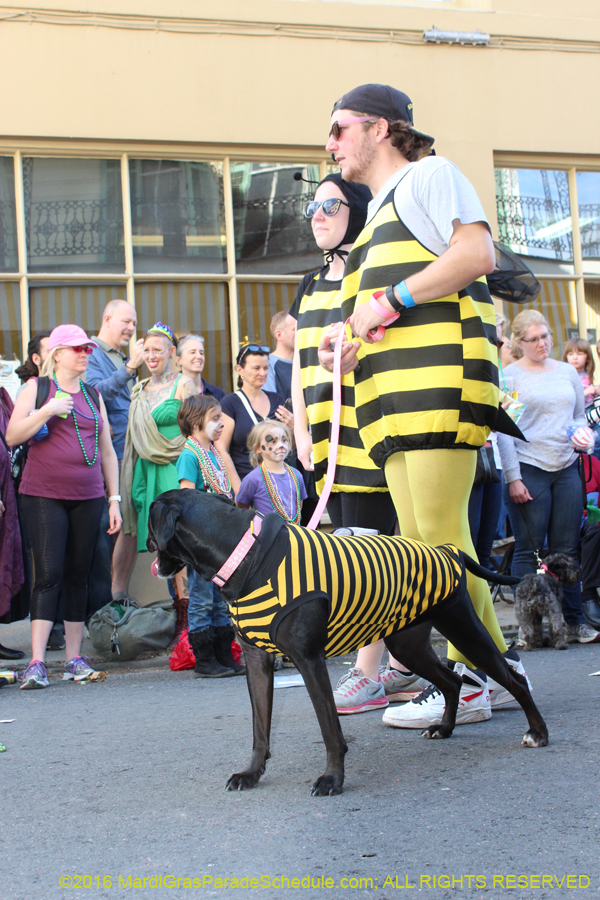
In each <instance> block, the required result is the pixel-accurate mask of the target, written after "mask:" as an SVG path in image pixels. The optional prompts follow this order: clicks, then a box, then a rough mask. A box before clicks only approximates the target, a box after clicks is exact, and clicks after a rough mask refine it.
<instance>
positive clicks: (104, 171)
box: [0, 147, 328, 390]
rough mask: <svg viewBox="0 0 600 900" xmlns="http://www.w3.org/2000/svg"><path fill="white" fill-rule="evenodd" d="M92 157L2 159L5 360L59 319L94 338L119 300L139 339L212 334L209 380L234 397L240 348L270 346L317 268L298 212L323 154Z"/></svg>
mask: <svg viewBox="0 0 600 900" xmlns="http://www.w3.org/2000/svg"><path fill="white" fill-rule="evenodd" d="M97 149H98V148H96V147H94V148H93V149H92V152H91V153H90V154H89V156H88V157H86V156H85V154H79V155H77V156H75V155H74V156H62V157H60V156H56V155H46V156H44V155H41V154H37V155H36V153H34V152H32V151H31V150H29V151H28V150H27V149H26V148H24V149H23V152H22V153H16V154H15V155H13V156H9V155H5V156H0V353H1V354H2V355H4V356H5V357H7V358H12V356H13V354H15V355H16V356H18V357H19V358H21V357H22V353H23V350H24V348H25V345H26V343H27V341H28V340H29V337H30V336H31V335H32V334H35V333H36V332H38V331H40V330H42V329H46V328H53V327H54V326H55V325H58V324H60V323H66V322H75V323H77V324H79V325H81V326H82V327H83V328H85V329H86V330H87V331H88V332H89V333H97V331H98V329H99V328H100V324H101V321H102V310H103V308H104V306H105V304H106V303H107V302H108V301H109V300H111V299H114V298H124V299H127V300H129V301H130V302H133V303H134V304H135V306H136V310H137V314H138V331H139V334H143V333H144V332H145V331H146V330H147V329H148V328H149V327H150V326H151V325H152V324H153V323H154V322H155V321H157V320H160V321H163V322H167V323H169V324H170V325H171V327H172V328H173V330H174V331H175V333H176V334H177V335H178V336H181V335H183V334H185V333H187V332H190V331H194V332H198V333H200V334H201V335H203V336H204V338H205V347H206V367H205V374H206V378H207V380H208V381H209V382H212V383H213V384H217V385H220V386H221V387H223V388H224V389H226V390H230V389H231V387H232V383H233V379H232V374H233V365H232V360H233V358H234V357H235V355H236V353H237V349H238V346H239V343H240V342H243V341H247V340H251V341H259V342H260V343H269V342H270V341H271V334H270V328H269V326H270V322H271V318H272V316H273V315H274V314H275V313H276V312H278V311H279V310H281V309H285V308H289V307H290V306H291V304H292V302H293V299H294V295H295V291H296V285H297V283H298V282H299V281H300V278H301V276H302V275H303V274H304V273H305V272H307V271H310V270H312V269H315V268H318V267H319V266H320V265H322V254H321V253H320V252H319V251H318V250H317V248H316V246H315V243H314V240H313V236H312V230H311V227H310V223H309V222H308V220H307V219H305V218H304V212H303V211H304V206H305V203H306V202H307V200H309V199H310V198H311V197H312V194H313V192H314V188H315V186H316V183H317V182H318V181H319V180H320V178H322V177H323V176H324V175H325V173H326V171H327V168H328V163H327V159H326V156H325V154H324V153H323V155H322V159H317V161H316V162H315V161H314V160H312V161H311V160H308V161H302V160H299V161H298V162H296V161H288V162H285V161H281V160H280V161H277V160H272V161H269V160H268V159H267V160H264V161H258V162H257V161H247V162H246V161H244V160H243V159H240V160H230V159H229V158H228V157H227V156H223V157H221V158H218V157H216V158H212V159H208V160H207V159H177V158H173V157H168V156H167V155H163V156H152V154H150V153H147V152H145V153H144V155H134V154H127V153H123V154H121V155H117V156H115V157H114V158H105V159H102V158H99V157H98V156H97ZM19 197H22V204H20V205H19V203H16V202H15V201H16V200H18V199H19ZM19 209H22V210H23V212H22V214H21V216H22V220H20V219H19V214H18V212H17V210H19ZM21 317H22V318H23V322H22V323H21Z"/></svg>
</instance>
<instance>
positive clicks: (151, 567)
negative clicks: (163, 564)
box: [150, 559, 158, 578]
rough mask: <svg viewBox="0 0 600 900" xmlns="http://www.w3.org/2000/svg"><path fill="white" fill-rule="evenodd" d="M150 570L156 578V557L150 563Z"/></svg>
mask: <svg viewBox="0 0 600 900" xmlns="http://www.w3.org/2000/svg"><path fill="white" fill-rule="evenodd" d="M150 571H151V572H152V574H153V575H154V577H155V578H158V560H157V559H155V560H153V562H152V565H151V566H150Z"/></svg>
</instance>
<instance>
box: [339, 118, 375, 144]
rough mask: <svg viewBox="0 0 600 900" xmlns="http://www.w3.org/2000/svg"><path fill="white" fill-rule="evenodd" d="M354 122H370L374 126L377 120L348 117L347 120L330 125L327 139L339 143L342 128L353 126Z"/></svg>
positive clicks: (340, 120)
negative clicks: (330, 138) (329, 138)
mask: <svg viewBox="0 0 600 900" xmlns="http://www.w3.org/2000/svg"><path fill="white" fill-rule="evenodd" d="M355 122H371V124H372V125H374V124H375V122H377V119H376V118H373V116H349V117H348V118H347V119H338V120H337V122H334V123H333V124H332V126H331V130H330V132H329V137H332V138H333V139H334V141H339V139H340V135H341V133H342V131H343V130H344V128H347V127H348V125H354V123H355Z"/></svg>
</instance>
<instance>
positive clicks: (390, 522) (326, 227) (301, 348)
mask: <svg viewBox="0 0 600 900" xmlns="http://www.w3.org/2000/svg"><path fill="white" fill-rule="evenodd" d="M370 199H371V192H370V191H369V189H368V188H367V187H365V186H364V185H360V184H349V183H347V182H346V181H344V180H343V179H342V177H341V175H339V174H333V175H327V177H326V178H324V179H323V180H322V181H321V182H320V183H319V185H318V186H317V188H316V191H315V194H314V200H312V201H311V202H310V203H308V204H307V206H306V212H305V215H306V216H307V218H309V219H310V222H311V225H312V229H313V233H314V236H315V240H316V242H317V245H318V246H319V247H320V248H321V249H322V250H323V251H325V253H326V257H325V265H324V266H323V267H322V268H321V269H320V270H319V271H318V272H312V273H311V274H310V275H307V276H306V277H305V278H304V279H303V280H302V281H301V283H300V285H299V288H298V294H297V297H296V301H295V303H294V305H293V306H292V309H291V310H290V314H291V315H293V316H294V318H296V319H297V322H298V324H297V328H296V359H295V365H294V372H293V378H292V393H293V401H294V423H295V436H296V444H297V447H298V456H299V458H300V460H301V462H302V463H303V465H305V466H309V465H310V454H311V450H312V453H313V458H314V470H315V481H316V484H317V489H318V491H319V494H320V493H321V491H322V489H323V485H324V482H325V471H326V468H327V460H328V456H329V446H330V445H329V439H330V431H331V418H332V411H333V399H332V376H331V373H330V372H327V371H326V370H325V369H324V368H322V366H321V365H320V363H319V358H318V349H317V348H318V345H319V342H320V340H321V335H322V333H323V329H324V328H327V327H328V326H330V325H331V323H332V322H337V321H338V320H339V318H340V315H341V304H342V293H341V287H342V277H343V274H344V266H345V261H346V258H347V256H348V253H349V251H350V250H351V249H352V244H353V242H354V241H355V239H356V238H357V237H358V235H359V234H360V233H361V231H362V229H363V227H364V224H365V221H366V218H367V209H368V204H369V200H370ZM309 423H310V428H311V432H309V429H308V426H309ZM327 511H328V513H329V515H330V517H331V521H332V523H333V525H334V527H335V528H339V527H342V526H345V527H350V528H351V527H356V526H358V527H363V528H375V529H377V530H378V531H380V532H381V533H382V534H387V535H392V534H393V533H394V527H395V523H396V510H395V508H394V504H393V502H392V500H391V498H390V495H389V491H388V489H387V485H386V482H385V476H384V473H383V471H382V470H381V469H380V468H379V466H377V465H375V463H374V462H373V461H372V460H371V459H370V458H369V456H368V454H367V452H366V451H365V449H364V447H363V443H362V441H361V439H360V435H359V433H358V426H357V422H356V410H355V405H354V372H350V373H349V374H348V375H345V376H344V377H343V378H342V409H341V427H340V443H339V447H338V453H337V460H336V471H335V482H334V485H333V489H332V493H331V495H330V498H329V501H328V503H327ZM383 651H384V645H383V641H379V642H378V643H377V644H376V645H372V646H370V647H365V648H363V649H362V650H360V651H359V653H358V659H357V661H356V666H353V667H352V668H351V669H349V671H348V672H347V673H346V674H345V675H344V677H343V678H342V679H341V681H340V683H339V684H338V686H337V689H336V690H335V692H334V699H335V702H336V707H337V710H338V712H339V713H340V714H345V715H349V714H354V713H360V712H367V711H368V710H371V709H377V708H381V707H385V706H387V705H388V702H389V699H388V694H392V693H393V694H398V693H399V692H400V691H404V695H406V694H407V692H409V691H410V693H408V695H407V696H403V697H402V698H400V697H398V698H397V699H410V696H412V695H413V694H414V693H416V692H417V691H418V690H420V689H421V687H422V686H423V685H425V684H426V682H423V680H422V679H419V678H418V677H417V676H416V675H413V674H412V673H410V672H406V670H403V667H402V666H400V664H399V663H397V662H396V661H395V660H392V661H391V664H390V665H389V666H388V667H387V669H384V670H382V674H381V678H380V672H379V669H380V663H381V657H382V655H383ZM392 672H393V673H394V675H393V677H392Z"/></svg>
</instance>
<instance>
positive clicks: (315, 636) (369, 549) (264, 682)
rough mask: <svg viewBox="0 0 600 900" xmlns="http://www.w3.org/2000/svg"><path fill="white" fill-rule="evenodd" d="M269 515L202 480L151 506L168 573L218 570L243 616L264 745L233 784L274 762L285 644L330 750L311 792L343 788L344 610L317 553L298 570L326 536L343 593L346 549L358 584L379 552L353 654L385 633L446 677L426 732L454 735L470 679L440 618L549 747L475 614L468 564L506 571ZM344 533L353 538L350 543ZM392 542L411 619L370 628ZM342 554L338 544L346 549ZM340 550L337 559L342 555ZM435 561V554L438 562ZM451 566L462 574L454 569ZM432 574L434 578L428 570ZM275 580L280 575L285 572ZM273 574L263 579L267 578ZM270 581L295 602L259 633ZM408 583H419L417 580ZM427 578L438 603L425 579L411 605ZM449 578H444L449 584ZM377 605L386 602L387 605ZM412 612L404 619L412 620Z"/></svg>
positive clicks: (405, 655) (530, 743)
mask: <svg viewBox="0 0 600 900" xmlns="http://www.w3.org/2000/svg"><path fill="white" fill-rule="evenodd" d="M259 519H260V517H256V516H255V514H254V512H253V511H252V510H240V509H236V508H235V506H234V505H233V504H232V503H231V502H230V501H227V500H225V499H224V498H222V497H220V496H218V495H213V494H206V493H203V492H199V491H193V490H188V491H178V490H175V491H167V492H166V493H164V494H161V496H160V497H159V498H158V499H157V500H156V501H155V502H154V503H153V504H152V506H151V507H150V516H149V523H148V533H149V538H148V549H149V550H158V573H159V575H160V576H162V577H163V578H171V577H172V576H173V575H174V574H175V573H176V572H179V571H180V570H181V569H182V568H183V566H184V565H190V566H192V567H193V568H194V569H196V571H198V572H199V573H200V574H201V575H202V577H203V578H205V579H207V580H210V579H213V578H215V580H216V583H217V584H219V588H220V590H221V593H222V594H223V596H224V597H225V599H226V600H227V602H228V603H229V609H230V613H231V615H232V618H233V620H234V623H235V625H236V626H237V628H238V631H240V632H241V635H242V637H241V644H242V646H243V649H244V655H245V659H246V667H247V675H248V689H249V691H250V700H251V703H252V713H253V730H254V745H253V751H252V757H251V760H250V764H249V766H248V768H247V769H245V770H244V771H243V772H239V773H237V774H235V775H232V776H231V778H230V779H229V781H228V782H227V788H228V789H229V790H233V789H236V788H237V789H238V790H244V789H246V788H251V787H254V785H255V784H256V783H257V782H258V780H259V778H260V776H261V775H262V773H263V772H264V770H265V764H266V760H267V759H268V758H269V756H270V753H269V737H270V730H271V712H272V706H273V670H274V661H275V653H276V652H280V653H283V654H284V655H285V656H289V657H290V658H291V659H292V660H293V662H294V664H295V665H296V667H297V668H298V670H299V672H300V673H301V675H302V676H303V678H304V682H305V684H306V687H307V690H308V693H309V695H310V698H311V700H312V703H313V706H314V709H315V712H316V715H317V718H318V720H319V725H320V728H321V733H322V735H323V740H324V743H325V746H326V748H327V767H326V770H325V773H324V774H323V775H321V776H320V778H318V779H317V780H316V782H315V783H314V785H313V788H312V793H313V794H314V795H327V794H339V793H341V791H342V785H343V782H344V754H345V753H346V751H347V746H346V744H345V741H344V737H343V734H342V730H341V727H340V723H339V718H338V715H337V711H336V708H335V703H334V699H333V691H332V688H331V683H330V681H329V676H328V672H327V666H326V663H325V660H326V656H327V655H330V656H334V655H337V654H338V652H340V651H339V649H336V648H338V645H337V644H336V643H335V640H336V639H337V638H335V639H334V638H332V636H331V635H330V633H329V626H330V622H331V620H332V617H333V615H334V614H333V607H334V605H335V602H337V601H336V598H335V597H333V596H330V595H328V593H327V591H326V590H324V589H323V588H319V587H318V585H317V584H316V580H315V573H314V571H313V567H314V561H315V560H316V559H317V556H315V555H313V556H312V563H311V560H310V559H309V558H308V557H307V558H306V565H304V570H303V571H299V570H298V567H297V564H298V558H297V554H298V552H299V547H300V545H302V544H306V545H307V546H309V547H310V548H313V550H314V546H315V545H316V544H317V543H319V542H320V544H322V545H323V546H324V548H325V549H324V551H318V548H317V551H314V552H316V553H318V552H321V556H320V557H319V558H320V559H321V560H324V561H325V562H324V565H321V564H319V565H320V567H321V569H322V575H323V577H324V578H325V579H326V580H329V581H331V579H332V578H333V579H337V576H338V574H339V571H338V570H341V568H342V567H343V566H346V568H344V577H343V578H340V579H339V580H338V586H341V588H340V591H341V592H342V593H345V594H347V595H348V594H349V595H350V601H349V602H350V603H351V602H352V598H353V597H354V588H353V589H352V590H348V584H347V582H348V580H349V579H350V578H351V573H350V574H349V572H348V568H347V564H346V562H342V559H347V556H348V554H350V555H351V556H352V557H354V558H356V560H357V562H356V568H357V572H359V575H357V576H356V581H357V583H358V581H361V582H362V583H363V587H364V582H365V579H366V578H367V574H368V573H367V568H368V559H367V555H368V554H370V557H369V558H370V559H372V560H376V561H377V560H380V561H381V567H380V568H379V569H378V573H379V574H377V573H376V576H377V577H376V579H375V580H374V581H373V582H372V583H371V582H369V590H368V591H367V601H366V604H365V605H364V606H363V607H361V609H360V610H359V613H357V615H356V617H355V619H354V621H355V622H356V623H359V624H358V625H357V628H356V629H355V630H354V631H352V628H349V630H350V632H351V636H350V646H349V645H348V643H347V642H346V644H344V650H343V652H349V650H350V648H351V647H353V649H356V648H357V647H359V646H363V645H364V643H368V642H370V641H372V640H374V639H376V638H377V637H384V639H385V643H386V646H387V647H388V649H389V651H390V653H391V654H392V655H393V656H394V657H396V659H399V660H401V661H402V662H403V663H404V664H405V665H406V666H407V667H408V668H409V669H411V670H412V671H414V672H416V673H417V674H418V675H420V676H421V677H423V678H426V679H427V680H429V681H431V682H433V684H435V685H436V686H437V687H439V689H440V690H441V691H442V693H443V695H444V699H445V702H446V706H445V711H444V716H443V719H442V721H441V723H440V724H439V725H433V726H431V727H430V728H428V729H427V730H426V731H425V732H423V735H424V736H425V737H432V738H446V737H449V736H450V735H451V734H452V731H453V729H454V725H455V720H456V711H457V708H458V702H459V698H460V688H461V685H462V681H461V678H460V677H459V676H458V675H457V674H456V673H454V672H453V671H452V670H451V669H449V668H448V667H447V666H445V665H444V664H443V663H442V662H441V661H440V659H439V658H438V657H437V655H436V654H435V652H434V650H433V648H432V646H431V642H430V633H431V629H432V627H435V628H437V630H438V631H439V632H440V633H441V634H443V635H444V637H446V638H448V640H450V641H451V642H452V643H453V644H454V646H455V647H457V649H458V650H459V651H460V652H461V653H463V654H464V655H465V656H466V657H467V658H468V659H470V660H471V661H472V662H473V663H474V665H475V666H477V667H478V668H481V669H483V671H484V672H486V674H487V675H489V676H491V677H492V678H493V679H495V680H496V681H497V682H498V683H499V684H501V685H502V686H503V687H505V688H506V689H507V690H508V691H509V692H510V693H511V694H512V695H513V696H514V697H515V699H516V700H518V702H519V703H520V704H521V706H522V708H523V710H524V712H525V715H526V716H527V720H528V722H529V730H528V731H527V733H526V734H525V736H524V738H523V744H524V745H525V746H527V747H540V746H545V745H546V744H547V743H548V731H547V728H546V725H545V722H544V720H543V719H542V717H541V715H540V713H539V711H538V710H537V708H536V706H535V704H534V703H533V700H532V698H531V694H530V693H529V689H528V687H527V682H526V679H525V678H524V677H523V676H521V675H518V674H516V673H515V672H513V670H512V669H511V668H510V667H509V666H508V665H507V663H506V661H505V660H504V658H503V657H502V654H501V653H500V652H499V651H498V649H497V648H496V646H495V644H494V642H493V641H492V639H491V637H490V635H489V634H488V632H487V631H486V629H485V628H484V627H483V625H482V624H481V622H480V621H479V619H478V618H477V616H476V615H475V611H474V610H473V606H472V604H471V600H470V598H469V595H468V593H467V589H466V572H465V566H468V568H469V569H470V570H472V571H474V572H476V573H477V574H479V575H480V576H483V577H485V578H489V579H490V580H494V578H495V577H496V576H494V575H493V574H492V573H491V572H488V571H487V570H486V569H482V568H481V567H480V566H479V565H478V564H477V563H475V562H474V561H473V560H471V559H470V558H469V557H467V556H465V555H464V554H462V553H461V552H460V551H457V550H456V548H451V547H447V548H438V549H435V548H428V547H427V546H426V545H424V544H419V543H418V542H410V541H405V540H403V539H402V538H383V537H369V538H359V537H352V538H346V537H344V538H342V537H337V538H336V537H333V536H323V535H320V536H318V537H315V535H317V533H316V532H308V531H307V530H306V529H301V528H299V527H297V526H290V527H288V526H287V525H286V524H285V523H284V522H283V520H282V519H280V518H279V516H277V515H276V514H273V515H269V516H266V517H265V518H264V519H263V520H260V521H258V520H259ZM257 522H258V526H262V531H261V533H260V536H259V537H258V538H257V539H255V538H253V537H251V536H250V532H251V531H252V529H253V527H257ZM242 541H245V542H246V541H247V543H248V544H252V547H251V549H250V550H249V552H247V554H246V555H245V556H244V557H243V559H242V561H241V562H240V556H241V555H242V553H241V551H239V549H238V548H239V546H240V542H242ZM336 542H338V543H337V544H336ZM341 542H346V543H345V545H342V543H341ZM359 542H363V543H359ZM373 542H375V543H373ZM390 548H391V549H390ZM313 550H311V552H313ZM392 550H393V551H394V552H397V554H403V553H405V554H406V559H408V561H409V565H407V566H405V571H403V572H402V573H401V574H402V579H403V580H402V584H401V585H400V586H399V587H398V586H396V587H394V588H393V596H391V601H392V603H394V602H396V595H398V603H399V604H400V601H401V598H400V594H403V596H404V599H403V600H402V609H401V613H399V614H398V616H397V618H398V619H402V621H397V622H395V621H394V617H393V616H392V620H391V624H389V621H388V625H387V630H386V628H380V626H379V625H377V626H376V629H378V630H375V632H373V629H371V631H369V629H368V628H367V626H366V625H365V626H364V627H362V625H361V624H360V623H362V622H363V621H365V622H367V623H368V620H369V615H370V614H371V612H372V610H371V608H370V607H369V597H370V593H369V592H370V590H371V588H372V589H373V591H374V592H375V588H376V587H377V588H378V589H379V588H380V587H381V585H382V584H383V585H384V589H383V590H379V595H380V596H382V597H383V599H384V601H385V603H386V604H387V606H386V609H389V607H390V595H391V594H392V587H391V586H392V585H393V583H394V578H395V577H396V575H397V572H396V571H395V570H396V569H397V568H398V565H397V564H396V563H394V565H390V564H389V559H391V553H392ZM234 551H235V552H236V554H237V558H236V561H237V565H236V566H235V568H234V569H233V571H232V572H224V568H225V565H224V564H227V563H229V560H230V559H231V558H232V555H233V554H234ZM344 553H345V554H346V556H345V557H343V554H344ZM415 553H419V554H420V557H419V558H420V560H421V561H420V563H419V565H420V566H422V567H425V566H426V565H429V567H430V571H429V572H428V573H424V571H423V570H422V569H420V568H418V567H416V566H415V565H414V561H415V558H416V557H415ZM294 554H296V558H295V560H292V562H290V557H292V556H294ZM327 554H329V556H327ZM336 554H339V557H338V556H336ZM338 558H339V560H340V562H339V564H338V563H336V560H337V559H338ZM386 559H387V560H388V564H387V568H386V563H385V560H386ZM427 560H430V561H431V562H430V563H428V562H427ZM332 561H333V562H332ZM411 561H412V566H411V565H410V563H411ZM292 563H294V565H296V568H295V569H294V571H293V575H289V572H291V571H292V570H291V569H288V568H286V567H288V566H290V565H292ZM401 567H402V564H401V565H400V568H401ZM415 569H417V570H416V571H415ZM434 569H435V570H436V571H437V572H438V575H437V576H435V575H434V574H432V571H433V570H434ZM440 572H441V574H439V573H440ZM444 572H446V575H445V574H444ZM448 572H450V573H451V575H452V577H448V575H447V573H448ZM286 573H288V574H287V575H286ZM366 573H367V574H366ZM425 574H427V578H425V577H424V575H425ZM288 576H289V577H288ZM454 576H455V577H454ZM436 577H437V582H436ZM277 578H278V579H280V580H279V581H276V579H277ZM377 579H379V580H378V581H377ZM396 580H398V579H397V578H396ZM507 580H508V582H509V583H511V584H512V583H514V580H511V579H507ZM223 581H224V582H225V583H224V584H223ZM263 581H264V582H265V586H264V587H260V585H261V584H262V583H263ZM272 581H274V582H275V583H277V584H279V590H280V591H284V592H286V591H287V594H286V597H285V607H284V608H283V609H281V610H280V611H279V612H278V613H277V615H275V616H274V618H272V621H271V624H270V626H269V627H268V629H267V631H265V630H264V629H263V631H262V632H261V630H260V619H259V618H258V619H257V617H256V615H255V614H254V612H253V611H252V610H251V612H250V613H247V609H248V607H247V606H244V603H245V602H246V600H247V598H248V597H249V596H250V597H251V598H255V597H256V596H258V599H259V600H260V598H261V597H262V596H264V597H270V596H271V595H270V593H269V590H270V585H271V582H272ZM329 581H328V583H329ZM376 581H377V584H376V583H375V582H376ZM288 582H289V583H288ZM292 582H294V584H295V588H294V584H292ZM301 583H302V584H303V585H304V587H303V588H300V587H299V585H300V584H301ZM407 583H410V584H409V587H408V589H407ZM307 584H308V587H309V588H310V586H311V585H312V590H311V589H307ZM423 584H427V585H433V587H431V597H432V598H433V599H431V601H430V596H429V595H428V594H423V591H422V590H421V587H419V590H421V594H420V595H419V597H420V599H419V604H418V605H417V604H415V603H414V602H413V603H412V607H411V603H410V602H409V603H408V605H407V603H406V597H407V596H412V597H413V600H414V597H416V596H417V593H418V592H417V591H416V588H415V586H417V587H418V586H422V585H423ZM444 585H445V588H444V590H442V588H443V587H444ZM428 589H429V588H428ZM339 593H340V592H338V594H339ZM331 594H333V591H332V592H331ZM434 594H435V596H436V597H438V598H439V602H436V599H435V597H434ZM374 595H375V594H374ZM336 596H337V595H336ZM275 599H277V598H275ZM407 610H408V611H407ZM377 612H380V609H378V610H377ZM403 616H404V617H405V618H402V617H403ZM350 618H351V617H350ZM401 629H402V630H401ZM342 630H343V629H342ZM256 635H258V637H257V636H256ZM365 637H366V640H365ZM332 641H333V645H332ZM353 641H354V643H352V642H353ZM363 642H364V643H363ZM260 643H262V644H263V646H265V647H267V648H268V650H267V651H266V652H265V649H261V647H260V646H259V644H260Z"/></svg>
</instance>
